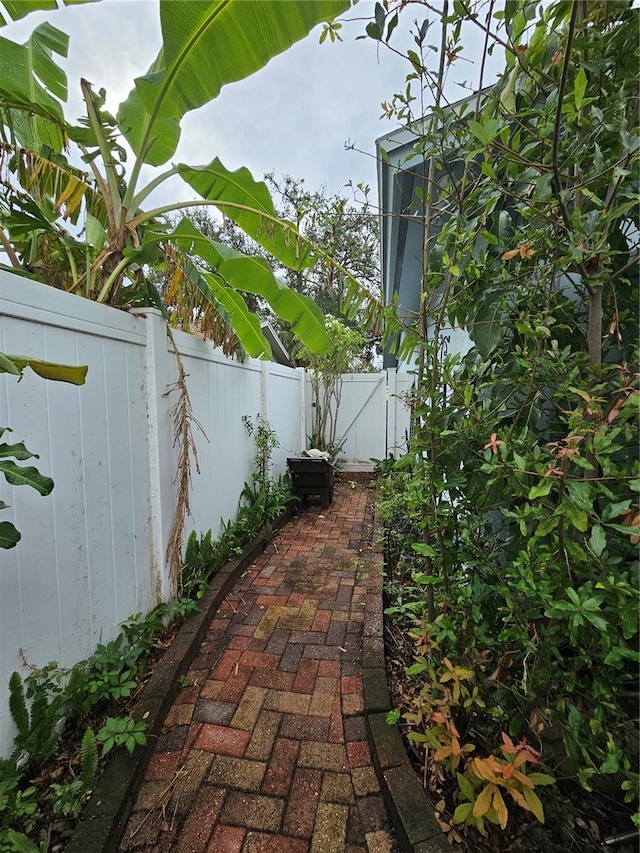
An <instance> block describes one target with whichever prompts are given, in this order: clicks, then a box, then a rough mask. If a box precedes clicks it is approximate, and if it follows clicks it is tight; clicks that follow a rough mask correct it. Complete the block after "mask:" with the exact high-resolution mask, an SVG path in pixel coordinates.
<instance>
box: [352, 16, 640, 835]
mask: <svg viewBox="0 0 640 853" xmlns="http://www.w3.org/2000/svg"><path fill="white" fill-rule="evenodd" d="M377 8H378V17H377V19H376V24H375V28H374V27H371V26H370V27H369V28H368V31H367V32H368V35H369V37H372V38H376V39H377V40H379V41H381V42H385V41H387V40H388V39H389V37H390V35H391V33H392V31H393V30H394V29H395V23H394V16H395V15H396V14H397V11H398V10H397V9H393V8H391V4H389V6H386V5H384V4H380V5H379V6H378V7H377ZM422 9H423V12H424V17H423V18H422V19H421V20H418V22H417V23H416V26H415V27H414V45H413V47H412V49H411V50H410V51H409V59H410V62H411V71H410V74H409V75H408V79H407V84H408V88H407V89H406V90H405V91H404V92H403V93H401V94H399V95H398V96H396V98H395V99H394V102H393V103H392V104H389V105H387V107H388V109H389V110H391V111H392V112H395V114H396V115H399V116H400V118H402V119H404V120H406V122H407V126H408V127H409V128H410V129H412V130H413V132H414V138H415V148H414V151H413V152H412V154H419V155H421V156H422V157H424V159H425V161H426V163H427V166H426V167H425V170H424V173H423V177H424V183H423V184H422V185H420V186H419V190H418V195H417V197H416V198H415V199H414V200H413V204H412V206H411V208H410V210H409V211H408V212H409V213H411V215H412V216H415V217H420V218H421V219H422V222H423V234H424V240H423V245H422V253H423V270H424V273H423V279H422V293H421V299H420V309H419V316H416V317H415V318H413V321H412V318H410V317H409V318H407V314H406V312H405V313H404V314H401V312H400V310H398V311H394V312H393V313H394V314H395V323H394V322H393V318H391V322H390V323H389V324H388V329H389V330H390V331H391V332H394V333H396V334H398V333H400V340H401V344H400V352H401V355H405V356H407V355H409V354H410V353H411V352H414V353H415V354H416V359H415V365H416V367H415V370H416V379H417V384H416V390H415V394H414V397H413V400H412V404H413V412H414V425H413V437H412V442H411V446H410V449H409V452H408V453H407V455H406V456H405V457H403V458H402V459H401V460H399V461H398V462H397V463H396V464H395V465H392V466H389V465H388V464H386V463H385V468H389V467H391V470H390V471H389V472H388V474H387V477H386V484H385V486H384V492H383V500H382V504H381V512H382V516H383V520H384V523H385V527H386V544H387V550H388V556H389V558H390V559H392V565H393V571H392V573H391V574H390V577H389V584H388V589H387V595H388V599H387V603H388V610H387V613H388V616H389V617H390V619H391V620H392V621H391V622H390V623H389V624H390V629H389V630H390V634H391V635H393V636H394V638H395V641H394V645H393V647H392V648H393V649H394V650H395V651H392V652H391V657H392V659H394V658H395V660H396V663H395V664H393V665H392V672H393V678H394V681H395V683H396V693H397V696H398V697H399V707H398V710H397V711H396V713H395V714H394V715H393V717H392V718H393V719H398V720H399V721H400V722H401V724H402V726H403V729H404V731H405V733H406V736H407V738H408V740H409V742H410V744H411V748H412V750H414V751H415V757H416V761H417V763H418V765H419V767H420V768H421V772H422V773H423V775H424V780H425V785H426V786H427V787H428V788H430V790H431V791H432V792H433V793H434V794H435V799H436V800H437V801H438V803H439V812H440V814H441V820H442V823H443V826H444V828H445V829H446V831H447V832H448V834H449V837H450V840H451V841H452V842H454V843H455V844H465V845H467V848H468V849H472V850H477V849H491V850H495V849H504V850H509V851H514V850H520V849H522V850H525V849H526V850H541V851H542V850H548V849H558V850H559V849H565V850H566V849H573V850H580V851H584V850H597V849H600V845H601V843H602V842H603V840H604V837H605V836H607V837H608V836H615V837H616V838H617V842H616V843H617V844H619V845H622V844H624V843H625V841H626V843H627V845H629V846H628V849H632V844H633V843H634V841H635V840H636V832H637V830H635V829H634V823H635V824H636V825H637V823H638V812H637V809H638V782H639V777H638V773H637V768H638V719H637V709H638V659H639V657H638V563H637V551H638V542H639V541H640V530H639V529H638V524H639V521H640V500H639V498H638V491H639V489H640V478H639V473H640V472H639V464H638V453H637V423H638V407H639V401H640V394H639V393H638V353H637V329H638V316H637V306H638V234H639V225H640V223H639V221H638V205H637V200H638V199H637V191H638V186H639V184H638V152H639V146H640V131H639V128H638V100H637V93H638V69H639V68H640V63H639V58H638V43H637V38H636V35H637V27H638V14H639V13H638V9H637V8H633V6H632V4H630V3H626V2H620V3H618V2H615V3H599V2H555V3H549V4H543V5H542V6H539V5H537V4H534V3H529V2H526V1H525V0H518V2H513V3H507V4H505V6H504V8H503V9H498V8H497V7H495V8H494V5H493V4H492V3H466V2H460V0H456V2H455V3H453V4H451V5H449V4H444V5H443V7H442V8H439V7H438V8H436V7H433V6H432V5H431V4H428V3H425V4H422ZM415 10H416V5H415V4H413V5H412V11H413V12H414V14H415ZM465 22H466V23H470V24H471V25H473V26H477V27H479V28H481V29H482V31H483V32H484V34H485V37H486V43H485V47H486V48H487V49H489V48H491V49H494V48H495V47H496V46H497V45H500V46H501V47H502V48H503V49H504V50H505V57H506V67H505V69H504V72H503V74H502V76H501V78H500V81H499V83H498V85H497V86H495V87H494V88H492V89H491V90H488V91H486V92H484V93H480V94H476V95H473V96H471V97H469V98H468V99H467V100H466V101H465V102H463V103H462V104H458V105H457V106H456V107H455V108H454V107H453V106H452V105H450V104H448V103H447V102H446V98H445V97H444V78H445V76H446V74H447V72H448V69H450V67H451V66H452V65H453V63H454V62H455V60H456V57H458V56H459V55H460V54H461V50H462V45H461V44H460V42H459V37H460V32H461V26H462V24H463V23H465ZM430 27H431V28H432V29H430ZM435 30H439V33H438V36H439V37H438V36H434V31H435ZM427 33H428V35H427ZM433 41H436V42H439V47H437V46H434V45H432V44H431V43H432V42H433ZM434 55H435V56H436V58H437V66H438V67H437V69H436V70H435V71H434V70H433V69H430V68H429V61H430V57H431V56H434ZM429 81H431V84H432V88H433V92H432V101H435V106H434V107H433V109H432V110H431V112H430V114H429V116H428V117H427V119H426V121H425V122H419V123H416V122H415V121H414V120H415V119H417V118H421V116H417V115H416V114H415V112H414V110H415V108H416V104H417V103H420V102H421V99H420V98H419V97H418V96H417V93H416V90H417V89H420V90H421V91H424V89H423V88H421V87H424V85H425V84H426V83H428V82H429ZM412 87H413V88H412ZM418 183H420V182H418ZM405 213H406V212H405ZM449 324H457V325H459V326H462V327H463V328H465V329H466V330H467V331H468V333H469V336H470V338H471V343H472V347H471V349H470V351H469V352H468V353H467V354H466V355H464V356H463V357H461V356H447V355H445V353H444V352H443V349H442V344H441V341H440V331H441V329H442V328H443V326H444V325H449ZM390 571H391V569H390ZM407 657H409V660H407ZM580 791H582V793H579V792H580ZM576 792H578V793H576ZM580 801H581V802H580ZM576 804H577V807H576ZM634 813H635V814H634ZM527 816H529V817H530V819H531V822H529V821H527V820H526V818H527ZM632 817H633V820H632ZM543 821H546V824H545V826H544V827H543V826H542V824H543ZM521 827H524V834H522V835H519V833H518V830H519V828H521ZM484 836H488V840H487V841H485V840H484ZM483 845H486V846H483Z"/></svg>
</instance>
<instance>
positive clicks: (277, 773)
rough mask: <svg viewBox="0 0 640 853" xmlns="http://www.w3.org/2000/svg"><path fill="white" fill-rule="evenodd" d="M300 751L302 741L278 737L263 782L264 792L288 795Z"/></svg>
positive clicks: (280, 795) (281, 795)
mask: <svg viewBox="0 0 640 853" xmlns="http://www.w3.org/2000/svg"><path fill="white" fill-rule="evenodd" d="M299 752H300V743H299V742H298V741H296V740H287V739H286V738H278V740H276V743H275V746H274V747H273V752H272V754H271V760H270V762H269V767H268V768H267V772H266V774H265V777H264V781H263V783H262V792H263V793H264V794H273V795H274V796H276V797H286V796H287V794H288V792H289V788H290V786H291V780H292V778H293V771H294V770H295V766H296V759H297V757H298V753H299Z"/></svg>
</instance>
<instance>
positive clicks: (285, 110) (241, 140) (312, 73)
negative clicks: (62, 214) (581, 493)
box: [0, 0, 482, 203]
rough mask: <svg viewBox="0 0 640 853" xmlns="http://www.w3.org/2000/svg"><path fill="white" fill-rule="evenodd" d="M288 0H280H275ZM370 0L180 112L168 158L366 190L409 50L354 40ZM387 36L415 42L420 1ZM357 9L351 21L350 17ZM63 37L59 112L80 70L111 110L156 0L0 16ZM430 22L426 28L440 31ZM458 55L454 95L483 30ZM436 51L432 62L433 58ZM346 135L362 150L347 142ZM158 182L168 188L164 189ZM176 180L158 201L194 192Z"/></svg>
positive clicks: (16, 34) (153, 36)
mask: <svg viewBox="0 0 640 853" xmlns="http://www.w3.org/2000/svg"><path fill="white" fill-rule="evenodd" d="M284 2H286V0H284ZM436 2H437V0H436ZM373 5H374V4H373V3H372V2H369V0H362V2H360V3H359V4H358V5H357V6H356V7H354V8H353V9H352V10H351V11H350V12H349V13H348V14H347V15H346V16H345V18H344V19H343V21H344V23H343V28H342V37H343V41H342V42H335V43H331V42H330V40H329V39H326V41H325V42H324V44H322V45H320V44H319V43H318V39H319V35H320V32H321V28H320V27H318V28H317V29H316V30H314V31H313V32H312V33H311V34H310V35H309V36H308V37H307V38H306V39H304V40H303V41H301V42H298V43H297V44H295V45H294V46H293V47H292V48H290V49H289V50H288V51H287V52H286V53H284V54H281V55H280V56H277V57H275V58H274V59H272V60H271V62H270V63H269V64H268V65H267V66H266V67H265V68H263V69H261V70H260V71H258V72H257V73H256V74H254V75H253V76H252V77H250V78H248V79H247V80H243V81H239V82H238V83H233V84H230V85H228V86H226V87H225V88H223V90H222V92H221V93H220V95H219V96H218V98H216V99H215V100H214V101H212V102H211V103H210V104H208V105H207V106H205V107H203V108H201V109H200V110H197V111H194V112H192V113H190V114H188V116H187V117H186V118H185V119H184V120H183V123H182V137H181V142H180V146H179V148H178V151H177V153H176V155H175V157H174V161H175V162H186V163H189V164H191V165H198V164H201V163H206V162H209V161H210V160H212V159H213V157H215V156H218V157H220V159H221V160H222V162H223V163H224V164H225V166H227V167H228V168H233V169H235V168H238V167H239V166H247V167H248V168H249V169H250V171H251V172H252V173H253V175H254V177H256V178H261V177H262V176H263V175H264V174H265V173H266V172H270V171H275V173H276V174H277V175H281V174H284V173H286V174H290V175H291V176H292V177H294V178H304V179H305V182H306V185H307V187H308V188H309V189H316V188H319V187H320V186H321V185H322V184H325V185H326V187H327V189H328V190H329V191H330V192H344V193H345V194H349V191H348V190H346V189H344V187H345V184H346V183H347V182H348V181H349V180H351V181H352V182H353V183H354V184H357V183H358V182H364V183H366V184H369V185H370V186H371V187H372V190H373V191H374V192H373V195H374V197H375V182H376V168H375V159H374V154H375V139H376V138H377V137H379V136H382V135H384V134H386V133H388V132H390V131H391V130H393V129H394V128H395V127H396V126H397V124H396V123H394V122H392V121H389V120H386V119H382V120H381V119H380V114H381V108H380V104H381V102H382V101H388V100H390V99H391V97H392V96H393V94H394V93H395V92H397V91H399V90H403V89H404V86H405V76H406V74H407V73H408V71H409V70H410V68H409V66H408V63H407V61H406V60H404V59H401V58H400V57H398V56H395V55H394V54H393V53H391V52H390V51H389V50H386V49H385V48H382V47H380V48H379V47H378V45H377V44H376V43H374V42H373V41H372V40H371V39H365V40H362V41H357V40H356V36H358V35H361V34H363V33H364V28H365V25H366V21H365V20H362V18H365V17H367V16H369V15H371V14H372V12H373ZM403 15H404V19H403V20H404V23H403V25H402V26H401V27H399V28H398V30H397V31H396V34H397V36H398V37H397V38H396V37H394V39H393V42H392V43H393V44H394V45H395V46H396V47H397V48H398V49H404V50H405V51H406V49H407V48H408V47H414V45H412V43H411V38H410V36H409V34H408V28H409V25H410V23H411V21H413V20H414V19H415V18H416V16H419V17H420V19H422V17H424V9H423V8H422V7H419V6H412V5H409V6H408V8H407V10H406V12H404V13H403ZM358 19H359V20H358ZM43 20H48V21H49V22H50V23H51V24H53V25H55V26H57V27H59V28H60V29H62V30H64V31H65V32H66V33H68V34H69V36H70V47H69V57H68V59H67V60H66V61H65V62H64V68H65V70H66V72H67V75H68V81H69V109H68V110H67V117H68V118H70V119H75V118H77V117H78V116H79V115H80V113H81V111H82V103H81V100H80V87H79V81H80V77H85V78H86V79H87V80H89V81H91V83H93V84H94V86H95V87H96V88H100V87H104V88H105V89H106V90H107V96H108V100H107V106H108V108H110V109H111V110H112V111H113V112H115V110H116V108H117V105H118V104H119V103H120V101H121V100H123V99H124V98H125V97H126V96H127V94H128V93H129V91H130V89H131V87H132V81H133V79H134V77H136V76H138V75H140V74H143V73H145V72H146V70H147V69H148V67H149V65H150V64H151V62H152V61H153V59H155V56H156V54H157V52H158V49H159V47H160V21H159V12H158V3H157V0H103V2H99V3H91V4H88V5H80V6H75V7H71V8H65V9H59V10H56V11H53V12H49V13H36V14H32V15H29V16H27V18H25V19H24V20H23V21H21V22H17V23H14V24H10V25H8V26H7V27H4V28H3V29H2V31H0V33H1V34H2V35H4V36H6V37H8V38H11V39H13V40H14V41H24V40H25V39H26V38H27V37H28V35H29V33H30V32H31V30H32V29H33V28H34V27H35V26H36V25H37V24H38V23H40V22H41V21H43ZM436 30H437V28H436V27H434V35H433V37H432V39H427V41H433V42H436V43H437V42H438V41H439V35H438V32H437V31H436ZM469 35H470V38H469V39H468V41H467V43H466V46H465V51H464V54H463V56H467V57H468V58H469V60H473V61H464V60H459V61H458V62H456V64H455V65H454V66H453V67H452V69H451V73H450V80H449V87H448V93H449V97H450V98H451V99H452V100H457V99H458V98H460V97H462V96H463V95H464V94H465V90H464V89H462V88H460V87H458V86H456V81H457V82H462V81H467V82H468V83H469V84H471V83H472V82H473V80H474V78H476V79H477V72H478V67H479V60H480V55H481V52H482V47H481V46H482V39H481V33H480V31H479V30H477V29H476V28H472V30H471V31H470V34H469ZM433 56H434V67H435V65H436V63H437V57H436V55H435V54H433ZM345 143H348V144H353V145H354V146H355V147H356V148H358V149H361V150H362V151H364V152H365V153H358V152H356V151H353V150H345ZM167 192H170V193H173V194H175V197H173V198H170V197H168V195H167ZM193 197H194V196H193V192H192V191H191V190H190V189H189V188H187V187H185V186H184V184H182V183H181V181H180V180H179V179H176V183H174V184H172V185H171V188H170V190H169V191H168V190H167V189H165V190H164V191H163V193H162V197H161V198H158V197H157V196H155V200H156V201H157V202H158V203H164V202H167V201H174V200H177V198H180V199H182V200H187V199H189V198H193Z"/></svg>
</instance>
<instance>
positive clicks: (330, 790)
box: [320, 773, 355, 805]
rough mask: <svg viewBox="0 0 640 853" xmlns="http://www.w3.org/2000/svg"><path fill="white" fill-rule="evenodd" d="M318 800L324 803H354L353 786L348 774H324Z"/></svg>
mask: <svg viewBox="0 0 640 853" xmlns="http://www.w3.org/2000/svg"><path fill="white" fill-rule="evenodd" d="M320 799H321V800H322V802H324V803H342V804H343V805H348V804H349V803H354V802H355V799H354V794H353V786H352V784H351V776H350V774H349V773H324V774H323V777H322V790H321V792H320Z"/></svg>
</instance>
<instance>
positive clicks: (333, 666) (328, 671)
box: [318, 660, 340, 678]
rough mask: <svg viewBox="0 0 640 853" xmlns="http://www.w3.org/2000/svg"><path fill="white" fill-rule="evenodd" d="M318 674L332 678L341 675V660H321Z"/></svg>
mask: <svg viewBox="0 0 640 853" xmlns="http://www.w3.org/2000/svg"><path fill="white" fill-rule="evenodd" d="M318 675H320V676H323V677H324V676H330V677H332V678H339V677H340V661H337V660H321V661H320V667H319V669H318Z"/></svg>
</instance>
